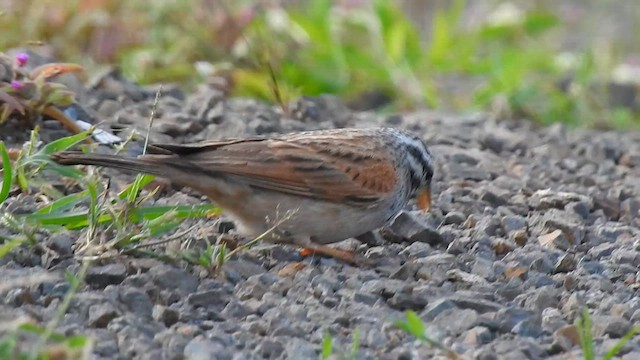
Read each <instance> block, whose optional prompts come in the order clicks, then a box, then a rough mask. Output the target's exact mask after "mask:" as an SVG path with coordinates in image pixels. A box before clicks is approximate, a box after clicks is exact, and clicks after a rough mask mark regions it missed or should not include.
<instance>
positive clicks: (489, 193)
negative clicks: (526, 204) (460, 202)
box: [480, 188, 508, 207]
mask: <svg viewBox="0 0 640 360" xmlns="http://www.w3.org/2000/svg"><path fill="white" fill-rule="evenodd" d="M480 200H481V201H484V202H487V203H489V205H491V206H493V207H498V206H502V205H505V204H507V203H508V199H507V198H506V197H505V193H504V192H502V193H499V191H498V189H490V188H488V189H484V190H483V191H482V193H481V194H480Z"/></svg>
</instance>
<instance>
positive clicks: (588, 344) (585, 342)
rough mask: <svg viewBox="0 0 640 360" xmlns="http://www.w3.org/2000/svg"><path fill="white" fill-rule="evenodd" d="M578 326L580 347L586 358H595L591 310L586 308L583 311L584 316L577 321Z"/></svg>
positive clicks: (586, 359) (590, 359) (588, 359)
mask: <svg viewBox="0 0 640 360" xmlns="http://www.w3.org/2000/svg"><path fill="white" fill-rule="evenodd" d="M576 327H577V328H578V336H579V337H580V347H581V348H582V353H583V355H584V359H585V360H594V359H595V355H594V351H593V337H592V334H591V317H590V316H589V311H588V310H587V309H586V308H585V309H584V310H583V311H582V317H581V318H579V319H578V320H577V322H576Z"/></svg>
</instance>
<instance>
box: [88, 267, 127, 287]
mask: <svg viewBox="0 0 640 360" xmlns="http://www.w3.org/2000/svg"><path fill="white" fill-rule="evenodd" d="M126 276H127V268H126V267H125V266H124V265H123V264H109V265H104V266H92V267H90V268H89V269H88V270H87V276H86V279H85V280H86V282H87V284H89V285H91V286H93V287H94V288H99V289H100V288H105V287H106V286H107V285H117V284H120V283H121V282H122V281H123V280H124V279H125V277H126Z"/></svg>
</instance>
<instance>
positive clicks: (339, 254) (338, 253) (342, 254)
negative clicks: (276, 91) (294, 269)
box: [300, 244, 359, 265]
mask: <svg viewBox="0 0 640 360" xmlns="http://www.w3.org/2000/svg"><path fill="white" fill-rule="evenodd" d="M313 254H319V255H325V256H329V257H332V258H335V259H338V260H341V261H344V262H346V263H348V264H351V265H357V264H358V263H359V262H358V260H357V259H356V255H355V254H354V253H353V252H352V251H348V250H342V249H336V248H334V247H331V246H328V245H316V244H305V245H304V248H303V249H302V250H300V255H302V256H310V255H313Z"/></svg>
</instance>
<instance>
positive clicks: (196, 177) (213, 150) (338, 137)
mask: <svg viewBox="0 0 640 360" xmlns="http://www.w3.org/2000/svg"><path fill="white" fill-rule="evenodd" d="M147 151H148V153H147V154H146V155H142V156H140V157H138V158H126V157H121V156H114V155H102V154H84V153H81V152H62V153H57V154H54V155H52V159H53V160H54V161H56V162H58V163H60V164H64V165H78V164H81V165H97V166H106V167H112V168H119V169H124V170H131V171H135V172H142V173H148V174H153V175H157V176H161V177H164V178H167V179H169V180H170V181H172V182H174V183H176V184H179V185H182V186H188V187H191V188H192V189H194V190H196V191H198V192H200V193H202V194H204V195H206V196H207V197H209V198H210V199H211V200H212V201H213V202H214V203H216V204H217V205H219V206H220V207H222V208H223V209H224V211H225V212H226V213H227V214H228V215H229V216H230V217H231V218H232V219H233V220H234V222H235V223H236V225H237V230H238V232H239V233H240V234H241V235H245V236H250V237H254V236H257V235H260V234H262V233H264V232H265V231H267V230H268V229H269V228H271V227H272V226H273V224H274V221H276V220H278V217H279V216H280V217H282V216H283V214H286V213H288V212H291V214H292V215H291V217H290V218H288V219H287V220H285V221H283V222H282V223H281V224H279V225H278V227H277V229H276V231H273V232H272V233H271V234H272V235H271V236H270V237H269V239H268V240H269V241H272V242H276V243H290V244H295V245H298V246H301V247H304V248H307V249H309V250H311V251H314V252H317V253H320V254H325V255H329V256H333V257H336V258H339V259H341V260H343V261H347V262H352V263H353V262H354V260H355V259H354V255H353V254H352V253H350V252H347V251H343V250H338V249H335V248H333V247H329V246H327V245H326V244H330V243H334V242H338V241H342V240H345V239H348V238H351V237H356V236H358V235H362V234H364V233H366V232H368V231H371V230H374V229H377V228H379V227H382V226H384V225H385V224H386V223H388V222H389V221H390V220H391V219H392V218H393V217H394V216H395V215H396V214H397V213H398V212H399V211H400V210H401V209H402V208H404V207H405V206H406V205H407V203H408V202H409V200H410V199H412V198H416V200H417V205H418V207H420V208H421V209H423V210H425V211H426V210H428V209H429V207H430V187H431V179H432V177H433V171H434V169H433V157H432V155H431V153H430V152H429V150H428V148H427V146H426V145H425V143H424V142H423V141H422V140H421V139H420V138H418V137H417V136H415V135H412V134H410V133H408V132H405V131H401V130H397V129H392V128H372V129H336V130H318V131H306V132H299V133H291V134H286V135H280V136H275V137H249V138H243V139H232V140H223V141H213V142H205V143H199V144H188V145H168V144H158V145H150V146H149V148H148V149H147Z"/></svg>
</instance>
